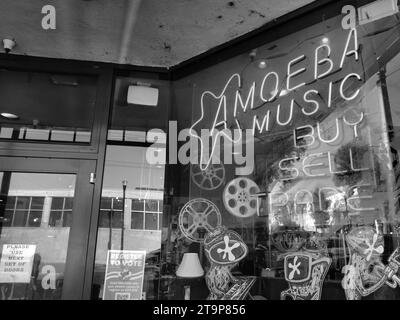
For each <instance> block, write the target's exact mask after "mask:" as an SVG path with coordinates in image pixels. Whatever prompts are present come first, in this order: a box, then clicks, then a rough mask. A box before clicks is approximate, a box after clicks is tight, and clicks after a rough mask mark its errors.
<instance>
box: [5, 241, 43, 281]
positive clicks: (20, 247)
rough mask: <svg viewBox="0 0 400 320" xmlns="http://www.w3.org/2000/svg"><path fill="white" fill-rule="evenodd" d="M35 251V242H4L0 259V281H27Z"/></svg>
mask: <svg viewBox="0 0 400 320" xmlns="http://www.w3.org/2000/svg"><path fill="white" fill-rule="evenodd" d="M35 251H36V245H35V244H4V245H3V250H2V252H1V260H0V283H29V282H30V281H31V274H32V266H33V257H34V255H35Z"/></svg>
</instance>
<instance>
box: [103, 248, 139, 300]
mask: <svg viewBox="0 0 400 320" xmlns="http://www.w3.org/2000/svg"><path fill="white" fill-rule="evenodd" d="M145 262H146V251H134V250H109V251H108V252H107V265H106V274H105V277H104V289H103V300H140V299H142V291H143V279H144V266H145Z"/></svg>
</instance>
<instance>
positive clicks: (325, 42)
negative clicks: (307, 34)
mask: <svg viewBox="0 0 400 320" xmlns="http://www.w3.org/2000/svg"><path fill="white" fill-rule="evenodd" d="M321 42H322V43H324V44H328V43H329V38H327V37H323V38H322V40H321Z"/></svg>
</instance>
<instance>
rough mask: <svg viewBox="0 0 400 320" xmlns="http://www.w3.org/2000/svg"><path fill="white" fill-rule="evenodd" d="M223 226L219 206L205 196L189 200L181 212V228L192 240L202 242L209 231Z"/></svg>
mask: <svg viewBox="0 0 400 320" xmlns="http://www.w3.org/2000/svg"><path fill="white" fill-rule="evenodd" d="M219 226H221V213H220V212H219V210H218V208H217V206H216V205H215V204H214V203H212V202H211V201H209V200H207V199H204V198H197V199H193V200H190V201H189V202H187V203H186V204H185V205H184V206H183V208H182V209H181V211H180V212H179V229H180V230H181V232H182V234H183V235H184V236H185V237H186V238H188V239H189V240H191V241H194V242H202V241H203V239H204V237H205V235H206V234H207V233H208V232H212V231H213V230H214V229H216V228H217V227H219Z"/></svg>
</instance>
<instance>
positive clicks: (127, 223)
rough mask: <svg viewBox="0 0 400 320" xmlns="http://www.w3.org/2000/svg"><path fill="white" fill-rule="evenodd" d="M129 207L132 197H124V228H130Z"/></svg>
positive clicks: (130, 206)
mask: <svg viewBox="0 0 400 320" xmlns="http://www.w3.org/2000/svg"><path fill="white" fill-rule="evenodd" d="M131 208H132V199H129V198H126V199H125V208H124V228H125V230H130V229H131Z"/></svg>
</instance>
